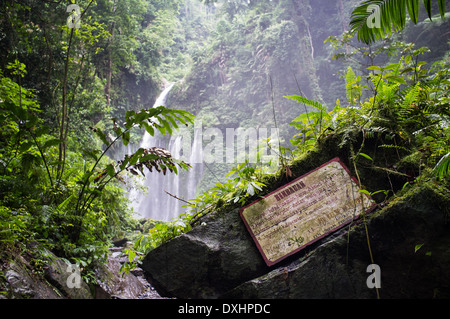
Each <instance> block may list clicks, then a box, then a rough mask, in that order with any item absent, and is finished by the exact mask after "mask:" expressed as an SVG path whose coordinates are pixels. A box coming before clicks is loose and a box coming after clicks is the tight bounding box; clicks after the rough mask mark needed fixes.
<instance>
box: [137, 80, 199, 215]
mask: <svg viewBox="0 0 450 319" xmlns="http://www.w3.org/2000/svg"><path fill="white" fill-rule="evenodd" d="M173 85H174V83H171V84H168V85H167V87H166V88H165V89H164V90H163V91H162V92H161V94H160V95H159V97H158V98H157V99H156V101H155V104H154V105H153V107H158V106H165V105H166V102H167V98H168V96H169V92H170V90H171V89H172V87H173ZM193 135H194V138H193V139H192V137H191V136H190V134H187V130H183V132H182V133H181V132H177V131H174V132H173V135H172V136H170V139H168V138H167V136H163V135H161V134H159V132H155V135H154V136H151V135H150V134H149V133H148V132H147V131H145V133H144V135H143V137H142V141H141V143H140V145H139V147H142V148H149V147H155V146H156V147H161V148H164V149H167V150H168V151H169V152H170V153H171V154H172V157H173V158H176V159H182V160H184V161H186V162H187V163H189V164H191V166H192V168H191V169H190V170H189V171H184V170H181V169H179V170H178V174H175V173H172V172H169V171H168V172H167V173H166V174H165V175H164V174H162V173H158V172H156V171H153V172H150V171H149V170H147V169H146V168H145V178H144V179H143V180H140V182H141V184H142V186H144V188H145V189H146V191H142V190H140V189H139V188H141V187H135V188H133V189H132V190H131V191H130V192H129V199H130V200H131V205H132V208H133V210H134V212H135V213H136V214H137V215H138V216H139V217H147V218H152V219H156V220H162V221H169V220H173V219H175V218H177V217H178V216H179V215H180V214H182V213H184V212H185V211H186V208H184V207H183V205H185V204H186V203H184V202H182V201H181V200H179V199H177V198H175V197H174V196H176V197H178V198H181V199H184V200H189V199H191V198H194V197H195V192H196V187H197V184H198V183H199V181H200V179H201V177H202V174H203V164H202V153H201V152H202V138H201V129H199V128H194V132H193ZM191 141H192V142H191ZM169 194H171V195H173V196H171V195H169Z"/></svg>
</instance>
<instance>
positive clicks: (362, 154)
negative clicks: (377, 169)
mask: <svg viewBox="0 0 450 319" xmlns="http://www.w3.org/2000/svg"><path fill="white" fill-rule="evenodd" d="M359 155H361V156H362V157H364V158H367V159H368V160H369V161H372V162H373V159H372V157H370V156H369V155H367V154H365V153H361V152H360V153H359Z"/></svg>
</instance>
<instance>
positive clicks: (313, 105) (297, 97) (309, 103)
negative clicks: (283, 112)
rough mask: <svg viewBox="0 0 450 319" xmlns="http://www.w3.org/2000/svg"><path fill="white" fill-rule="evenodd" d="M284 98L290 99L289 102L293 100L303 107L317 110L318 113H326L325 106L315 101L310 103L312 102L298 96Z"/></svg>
mask: <svg viewBox="0 0 450 319" xmlns="http://www.w3.org/2000/svg"><path fill="white" fill-rule="evenodd" d="M285 98H287V99H290V100H294V101H296V102H298V103H303V104H305V105H308V106H312V107H314V108H316V109H318V110H319V111H322V112H327V108H326V106H324V105H322V104H321V103H319V102H317V101H312V100H308V99H307V98H306V97H304V96H300V95H295V94H294V95H287V96H285Z"/></svg>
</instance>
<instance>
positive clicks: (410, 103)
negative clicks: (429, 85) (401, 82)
mask: <svg viewBox="0 0 450 319" xmlns="http://www.w3.org/2000/svg"><path fill="white" fill-rule="evenodd" d="M419 91H420V87H419V85H418V84H416V85H415V86H413V87H412V88H411V89H410V90H409V91H408V93H406V95H405V97H404V98H403V102H402V104H401V105H400V110H399V115H400V116H401V117H402V118H405V117H406V116H408V114H410V113H411V111H412V110H413V109H414V103H415V102H417V100H418V97H419Z"/></svg>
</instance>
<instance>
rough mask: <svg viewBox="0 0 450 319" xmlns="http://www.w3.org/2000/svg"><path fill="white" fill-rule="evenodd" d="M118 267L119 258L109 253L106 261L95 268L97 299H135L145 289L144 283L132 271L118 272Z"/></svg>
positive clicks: (119, 264) (119, 265)
mask: <svg viewBox="0 0 450 319" xmlns="http://www.w3.org/2000/svg"><path fill="white" fill-rule="evenodd" d="M120 267H121V263H120V260H119V259H118V258H115V257H114V256H112V255H110V256H109V258H108V263H107V264H106V265H101V266H99V267H98V268H97V270H96V278H97V283H98V287H97V289H96V298H97V299H110V298H115V299H137V298H138V297H139V296H140V295H142V294H143V293H144V292H145V291H146V289H147V287H146V285H145V283H143V282H142V281H141V280H139V279H138V278H137V277H136V276H134V275H133V274H132V273H130V274H125V273H123V274H119V271H120Z"/></svg>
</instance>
